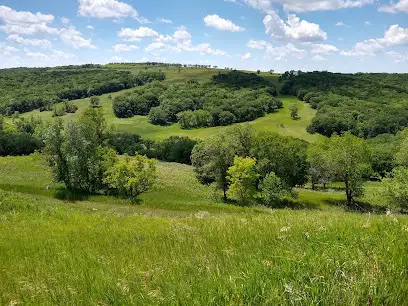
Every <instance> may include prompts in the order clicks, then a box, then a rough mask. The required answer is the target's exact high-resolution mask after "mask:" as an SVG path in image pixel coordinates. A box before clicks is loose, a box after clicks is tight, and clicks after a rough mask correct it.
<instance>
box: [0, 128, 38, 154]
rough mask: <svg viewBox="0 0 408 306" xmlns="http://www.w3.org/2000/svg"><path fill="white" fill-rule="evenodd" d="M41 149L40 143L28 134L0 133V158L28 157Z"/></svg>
mask: <svg viewBox="0 0 408 306" xmlns="http://www.w3.org/2000/svg"><path fill="white" fill-rule="evenodd" d="M41 147H42V143H41V141H40V140H38V139H37V138H35V137H34V136H32V135H30V134H27V133H8V132H4V131H0V156H20V155H29V154H31V153H34V152H35V151H37V150H40V149H41Z"/></svg>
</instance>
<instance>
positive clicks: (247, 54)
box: [241, 52, 252, 60]
mask: <svg viewBox="0 0 408 306" xmlns="http://www.w3.org/2000/svg"><path fill="white" fill-rule="evenodd" d="M251 57H252V55H251V53H250V52H247V53H245V54H244V55H243V56H241V59H242V60H247V59H250V58H251Z"/></svg>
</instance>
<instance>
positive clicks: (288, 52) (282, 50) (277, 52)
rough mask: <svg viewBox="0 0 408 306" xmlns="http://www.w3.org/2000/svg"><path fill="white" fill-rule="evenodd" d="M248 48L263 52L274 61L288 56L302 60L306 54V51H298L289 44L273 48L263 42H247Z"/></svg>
mask: <svg viewBox="0 0 408 306" xmlns="http://www.w3.org/2000/svg"><path fill="white" fill-rule="evenodd" d="M248 47H249V48H251V49H257V50H265V52H266V54H267V56H269V57H271V58H273V59H275V60H282V59H284V58H286V57H290V56H294V57H297V58H303V57H305V56H306V54H307V52H306V50H302V49H298V48H297V47H296V46H295V45H294V44H291V43H289V44H286V45H282V46H277V47H274V46H273V45H272V44H271V43H268V42H266V41H264V40H250V41H249V42H248Z"/></svg>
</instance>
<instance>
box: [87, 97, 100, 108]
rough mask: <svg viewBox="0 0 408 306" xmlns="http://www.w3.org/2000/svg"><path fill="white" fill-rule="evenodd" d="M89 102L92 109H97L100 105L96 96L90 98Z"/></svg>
mask: <svg viewBox="0 0 408 306" xmlns="http://www.w3.org/2000/svg"><path fill="white" fill-rule="evenodd" d="M89 102H90V105H91V106H92V107H99V106H100V104H101V98H100V97H97V96H92V97H91V99H90V100H89Z"/></svg>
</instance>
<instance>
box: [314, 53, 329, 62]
mask: <svg viewBox="0 0 408 306" xmlns="http://www.w3.org/2000/svg"><path fill="white" fill-rule="evenodd" d="M312 60H314V61H315V62H324V61H327V58H325V57H323V56H321V55H319V54H317V55H315V56H313V57H312Z"/></svg>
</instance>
